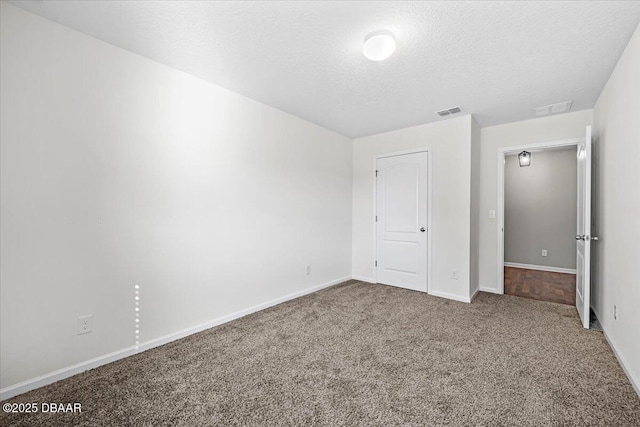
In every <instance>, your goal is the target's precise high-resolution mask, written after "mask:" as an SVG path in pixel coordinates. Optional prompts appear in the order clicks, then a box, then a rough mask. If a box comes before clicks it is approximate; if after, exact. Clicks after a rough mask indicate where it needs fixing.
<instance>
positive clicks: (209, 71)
mask: <svg viewBox="0 0 640 427" xmlns="http://www.w3.org/2000/svg"><path fill="white" fill-rule="evenodd" d="M13 4H15V5H17V6H19V7H22V8H24V9H27V10H30V11H32V12H35V13H37V14H38V15H41V16H44V17H46V18H49V19H51V20H54V21H57V22H59V23H61V24H64V25H67V26H69V27H71V28H74V29H76V30H78V31H81V32H83V33H86V34H89V35H91V36H94V37H96V38H98V39H101V40H104V41H106V42H108V43H111V44H114V45H116V46H119V47H122V48H124V49H128V50H130V51H132V52H135V53H138V54H140V55H143V56H145V57H148V58H150V59H153V60H155V61H158V62H161V63H163V64H166V65H169V66H171V67H173V68H177V69H179V70H182V71H185V72H187V73H190V74H193V75H195V76H198V77H200V78H203V79H205V80H208V81H210V82H213V83H215V84H217V85H220V86H223V87H225V88H228V89H231V90H233V91H235V92H237V93H240V94H243V95H246V96H248V97H250V98H253V99H255V100H257V101H260V102H263V103H265V104H268V105H272V106H274V107H276V108H279V109H281V110H284V111H286V112H289V113H291V114H294V115H296V116H299V117H302V118H304V119H307V120H309V121H311V122H314V123H317V124H319V125H322V126H324V127H326V128H329V129H332V130H334V131H337V132H339V133H342V134H344V135H347V136H350V137H360V136H365V135H370V134H375V133H379V132H384V131H389V130H394V129H399V128H404V127H408V126H413V125H418V124H422V123H428V122H433V121H437V120H443V119H440V118H439V117H437V116H436V115H435V114H434V112H435V111H436V110H441V109H444V108H448V107H452V106H455V105H460V106H462V107H463V109H464V112H466V113H473V114H474V115H475V116H476V118H477V120H478V122H479V123H480V125H482V126H487V125H494V124H500V123H507V122H511V121H516V120H523V119H527V118H533V117H534V114H533V110H532V109H533V108H534V107H537V106H540V105H546V104H552V103H555V102H560V101H566V100H573V110H581V109H586V108H591V107H593V105H594V103H595V101H596V99H597V96H598V95H599V94H600V91H601V89H602V87H603V86H604V84H605V83H606V81H607V79H608V77H609V75H610V74H611V71H612V70H613V67H614V66H615V63H616V62H617V60H618V58H619V57H620V55H621V53H622V51H623V49H624V47H625V46H626V44H627V42H628V40H629V38H630V37H631V34H632V33H633V30H634V29H635V27H636V26H637V25H638V22H639V21H640V2H638V1H635V2H628V1H627V2H614V1H607V2H401V1H395V2H302V1H296V2H203V1H193V2H185V1H173V2H169V1H167V2H160V1H83V2H80V1H46V2H43V1H15V2H13ZM382 28H386V29H390V30H391V31H393V32H394V33H395V35H396V40H397V44H398V48H397V50H396V52H395V53H394V55H393V56H392V57H391V58H390V59H388V60H386V61H383V62H372V61H369V60H367V59H366V58H365V57H364V56H363V55H362V41H363V39H364V37H365V35H366V34H368V33H369V32H371V31H373V30H377V29H382ZM444 120H446V119H444Z"/></svg>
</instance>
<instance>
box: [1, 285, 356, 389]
mask: <svg viewBox="0 0 640 427" xmlns="http://www.w3.org/2000/svg"><path fill="white" fill-rule="evenodd" d="M349 279H351V276H347V277H342V278H340V279H336V280H332V281H330V282H326V283H323V284H321V285H317V286H313V287H311V288H307V289H304V290H301V291H298V292H294V293H292V294H288V295H285V296H282V297H280V298H276V299H273V300H271V301H267V302H264V303H261V304H257V305H254V306H253V307H249V308H246V309H244V310H240V311H236V312H235V313H231V314H229V315H226V316H222V317H218V318H217V319H213V320H210V321H208V322H205V323H202V324H200V325H196V326H192V327H190V328H186V329H183V330H181V331H178V332H174V333H172V334H168V335H165V336H162V337H159V338H155V339H153V340H150V341H146V342H143V343H141V344H140V345H139V346H138V347H137V348H136V347H135V346H131V347H127V348H123V349H121V350H117V351H114V352H112V353H108V354H105V355H102V356H98V357H96V358H93V359H90V360H86V361H84V362H80V363H77V364H75V365H71V366H67V367H66V368H62V369H58V370H56V371H53V372H49V373H47V374H44V375H40V376H38V377H35V378H32V379H29V380H26V381H22V382H20V383H18V384H14V385H11V386H8V387H5V388H3V389H1V390H0V400H5V399H10V398H12V397H14V396H17V395H19V394H22V393H26V392H28V391H31V390H34V389H36V388H40V387H44V386H45V385H48V384H52V383H54V382H56V381H60V380H62V379H65V378H69V377H72V376H74V375H76V374H79V373H82V372H84V371H87V370H89V369H94V368H97V367H99V366H102V365H106V364H107V363H111V362H115V361H116V360H120V359H124V358H125V357H128V356H131V355H134V354H136V353H139V352H141V351H145V350H149V349H151V348H154V347H158V346H161V345H163V344H167V343H169V342H171V341H175V340H178V339H180V338H184V337H186V336H189V335H192V334H195V333H198V332H201V331H204V330H205V329H209V328H212V327H214V326H218V325H221V324H223V323H227V322H230V321H232V320H235V319H238V318H240V317H244V316H246V315H248V314H251V313H255V312H257V311H260V310H264V309H265V308H269V307H273V306H274V305H278V304H280V303H283V302H285V301H289V300H292V299H296V298H299V297H301V296H304V295H307V294H311V293H313V292H317V291H319V290H321V289H324V288H328V287H329V286H333V285H337V284H338V283H342V282H346V281H347V280H349Z"/></svg>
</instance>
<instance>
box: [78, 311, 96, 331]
mask: <svg viewBox="0 0 640 427" xmlns="http://www.w3.org/2000/svg"><path fill="white" fill-rule="evenodd" d="M91 331H93V315H92V314H90V315H88V316H80V317H78V335H82V334H88V333H89V332H91Z"/></svg>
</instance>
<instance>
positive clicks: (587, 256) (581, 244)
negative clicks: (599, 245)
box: [576, 126, 591, 329]
mask: <svg viewBox="0 0 640 427" xmlns="http://www.w3.org/2000/svg"><path fill="white" fill-rule="evenodd" d="M577 156H578V212H577V215H578V218H577V219H578V221H577V230H576V243H577V244H576V309H577V310H578V314H579V315H580V321H581V322H582V326H584V327H585V328H587V329H588V328H589V310H590V305H591V301H590V298H591V295H590V294H591V292H590V290H591V286H590V273H591V126H587V132H586V137H585V139H584V141H581V142H579V143H578V150H577Z"/></svg>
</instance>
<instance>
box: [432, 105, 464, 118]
mask: <svg viewBox="0 0 640 427" xmlns="http://www.w3.org/2000/svg"><path fill="white" fill-rule="evenodd" d="M460 111H462V108H460V107H451V108H447V109H446V110H440V111H436V114H437V115H439V116H440V117H446V116H450V115H451V114H457V113H459V112H460Z"/></svg>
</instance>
